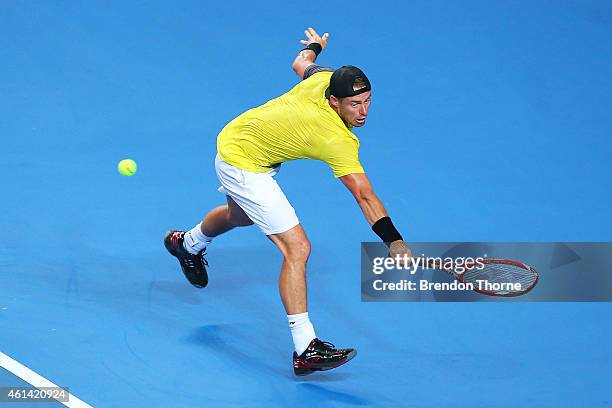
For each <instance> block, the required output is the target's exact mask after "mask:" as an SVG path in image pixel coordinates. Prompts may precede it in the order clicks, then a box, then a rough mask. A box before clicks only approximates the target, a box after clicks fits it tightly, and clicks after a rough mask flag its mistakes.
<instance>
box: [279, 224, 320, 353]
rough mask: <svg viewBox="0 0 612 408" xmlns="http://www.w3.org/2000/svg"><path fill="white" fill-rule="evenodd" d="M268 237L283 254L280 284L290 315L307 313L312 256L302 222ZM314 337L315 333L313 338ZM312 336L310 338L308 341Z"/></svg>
mask: <svg viewBox="0 0 612 408" xmlns="http://www.w3.org/2000/svg"><path fill="white" fill-rule="evenodd" d="M268 238H270V240H271V241H272V242H274V243H275V244H276V246H277V247H278V249H280V251H281V253H282V254H283V265H282V267H281V273H280V278H279V285H278V286H279V290H280V296H281V299H282V301H283V305H284V306H285V310H286V311H287V314H288V315H295V314H300V313H305V312H306V311H307V300H306V297H307V296H306V263H307V262H308V257H309V256H310V241H309V240H308V237H306V233H305V232H304V229H303V228H302V226H301V225H300V224H298V225H296V226H295V227H293V228H291V229H290V230H289V231H285V232H283V233H280V234H272V235H269V236H268ZM313 334H314V331H313ZM314 337H315V336H314V335H313V337H312V338H314ZM312 338H311V339H308V343H310V340H312ZM308 343H306V344H308ZM304 348H305V347H304Z"/></svg>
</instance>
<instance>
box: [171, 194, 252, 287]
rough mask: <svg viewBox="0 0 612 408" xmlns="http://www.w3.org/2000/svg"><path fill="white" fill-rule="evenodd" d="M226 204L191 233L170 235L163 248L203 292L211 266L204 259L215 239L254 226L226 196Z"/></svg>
mask: <svg viewBox="0 0 612 408" xmlns="http://www.w3.org/2000/svg"><path fill="white" fill-rule="evenodd" d="M226 198H227V204H226V205H220V206H218V207H216V208H213V209H212V210H211V211H210V212H209V213H208V214H207V215H206V217H204V220H203V221H202V222H201V223H199V224H198V225H196V226H195V227H193V228H192V229H191V230H189V231H187V232H184V231H170V232H168V233H167V234H166V237H165V239H164V244H165V245H166V249H168V252H170V253H171V254H172V255H174V256H175V257H176V258H177V259H178V260H179V263H180V265H181V269H182V270H183V273H184V274H185V276H186V277H187V279H188V280H189V282H191V284H192V285H194V286H196V287H198V288H203V287H205V286H206V285H207V284H208V272H207V270H206V266H207V265H208V263H207V262H206V259H204V253H205V250H206V247H207V246H208V245H209V244H210V243H211V241H212V239H213V238H214V237H216V236H218V235H220V234H223V233H224V232H227V231H229V230H231V229H232V228H234V227H240V226H247V225H253V221H251V219H250V218H249V217H248V216H247V215H246V213H245V212H244V211H243V210H242V208H240V206H238V205H237V204H236V202H235V201H234V200H233V199H232V198H231V197H230V196H227V195H226Z"/></svg>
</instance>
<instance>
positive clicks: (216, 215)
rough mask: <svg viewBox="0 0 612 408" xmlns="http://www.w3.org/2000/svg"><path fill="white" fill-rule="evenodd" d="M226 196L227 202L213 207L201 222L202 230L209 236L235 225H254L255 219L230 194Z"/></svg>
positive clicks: (218, 233) (225, 230) (214, 235)
mask: <svg viewBox="0 0 612 408" xmlns="http://www.w3.org/2000/svg"><path fill="white" fill-rule="evenodd" d="M225 197H226V198H227V204H226V205H220V206H219V207H216V208H213V209H212V210H211V211H210V212H209V213H208V214H206V217H204V220H203V221H202V222H201V223H200V224H199V225H200V231H201V232H202V233H203V234H204V235H206V236H207V237H211V238H214V237H216V236H218V235H221V234H223V233H225V232H227V231H229V230H231V229H233V228H235V227H244V226H248V225H253V221H251V219H250V218H249V217H248V215H246V213H245V212H244V210H243V209H242V208H240V206H239V205H238V204H236V202H235V201H234V200H233V199H232V197H230V196H228V195H226V196H225Z"/></svg>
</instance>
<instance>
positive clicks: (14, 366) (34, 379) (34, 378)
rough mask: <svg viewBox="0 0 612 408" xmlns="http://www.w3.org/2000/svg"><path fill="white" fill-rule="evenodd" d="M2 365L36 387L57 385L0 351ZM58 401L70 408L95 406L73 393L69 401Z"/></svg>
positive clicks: (0, 363) (90, 407)
mask: <svg viewBox="0 0 612 408" xmlns="http://www.w3.org/2000/svg"><path fill="white" fill-rule="evenodd" d="M0 367H3V368H4V369H6V370H8V371H10V372H11V373H13V374H15V375H16V376H17V377H19V378H21V379H22V380H23V381H25V382H27V383H28V384H30V385H33V386H34V387H36V388H41V387H57V385H55V384H53V383H52V382H51V381H49V380H47V379H46V378H45V377H43V376H42V375H40V374H37V373H35V372H34V371H32V370H30V369H29V368H28V367H26V366H24V365H23V364H21V363H20V362H19V361H15V360H13V359H12V358H10V357H9V356H7V355H6V354H4V353H3V352H1V351H0ZM58 402H60V403H62V404H64V405H65V406H67V407H69V408H93V407H92V406H91V405H89V404H88V403H86V402H84V401H81V400H80V399H78V398H77V397H75V396H74V395H73V394H72V393H70V397H69V398H68V401H67V402H66V401H59V400H58Z"/></svg>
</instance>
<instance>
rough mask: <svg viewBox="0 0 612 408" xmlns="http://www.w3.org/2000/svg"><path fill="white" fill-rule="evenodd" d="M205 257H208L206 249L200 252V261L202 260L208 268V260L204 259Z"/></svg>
mask: <svg viewBox="0 0 612 408" xmlns="http://www.w3.org/2000/svg"><path fill="white" fill-rule="evenodd" d="M204 255H206V248H204V250H203V251H202V252H200V259H202V263H203V264H204V266H208V261H207V260H206V258H204Z"/></svg>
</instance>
